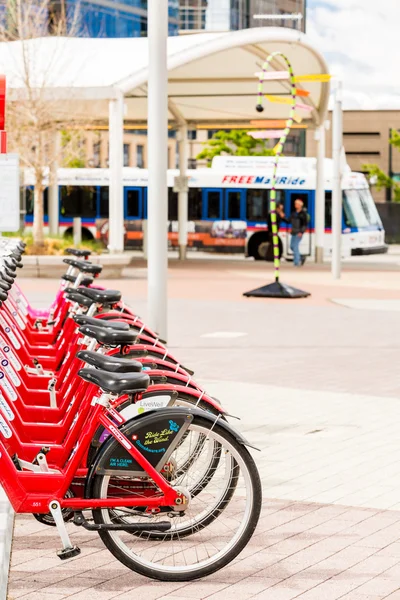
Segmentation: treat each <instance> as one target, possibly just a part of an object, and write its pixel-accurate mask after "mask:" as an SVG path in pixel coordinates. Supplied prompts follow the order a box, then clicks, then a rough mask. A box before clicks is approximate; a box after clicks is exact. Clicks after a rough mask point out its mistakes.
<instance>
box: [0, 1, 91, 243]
mask: <svg viewBox="0 0 400 600" xmlns="http://www.w3.org/2000/svg"><path fill="white" fill-rule="evenodd" d="M2 1H3V2H4V1H5V2H6V18H5V26H4V27H0V41H4V42H9V44H8V46H9V55H10V56H11V57H12V58H13V60H12V64H11V65H8V67H9V70H10V69H11V71H12V78H13V81H17V82H18V86H17V87H18V90H17V91H16V93H15V94H14V95H12V96H11V97H10V100H9V101H8V102H7V123H8V124H7V130H8V132H9V149H10V151H14V152H17V153H18V154H19V156H20V160H21V164H22V166H23V167H28V168H30V170H31V171H32V172H33V173H34V179H35V185H34V220H33V239H34V243H35V244H36V245H37V246H42V245H43V244H44V226H43V217H44V206H43V195H44V194H43V193H44V178H45V176H46V175H47V174H48V173H49V172H51V170H52V165H53V164H60V163H62V157H60V156H57V155H56V154H55V152H54V148H55V144H54V139H55V136H56V135H58V132H60V131H66V130H68V126H69V125H70V122H69V120H68V117H67V115H68V110H65V107H64V108H62V107H60V104H59V103H57V102H56V100H51V97H49V91H48V87H49V83H51V81H52V78H53V76H54V73H55V72H57V70H59V69H60V62H61V63H62V57H63V49H64V46H65V38H66V37H70V36H72V35H76V34H77V33H78V29H79V14H78V9H76V10H75V11H73V12H72V11H69V12H67V10H66V5H65V1H64V0H61V1H57V2H53V1H51V0H0V2H2ZM49 35H50V36H53V37H55V38H57V43H55V44H54V45H53V46H52V48H53V52H51V53H49V56H45V57H43V52H42V49H43V38H44V37H47V36H49ZM64 59H65V57H64ZM71 84H72V82H71ZM63 137H64V140H63V143H62V144H61V145H60V146H59V147H60V152H62V153H63V154H64V153H65V154H68V155H69V156H71V155H72V154H73V153H74V151H75V149H77V150H78V151H79V156H80V158H82V144H77V143H76V134H75V133H73V134H71V135H64V136H63ZM81 166H84V165H81Z"/></svg>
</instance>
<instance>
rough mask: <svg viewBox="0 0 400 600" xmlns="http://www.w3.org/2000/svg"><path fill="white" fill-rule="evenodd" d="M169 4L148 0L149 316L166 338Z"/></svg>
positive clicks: (151, 322) (151, 324) (152, 326)
mask: <svg viewBox="0 0 400 600" xmlns="http://www.w3.org/2000/svg"><path fill="white" fill-rule="evenodd" d="M167 38H168V3H167V2H160V1H159V0H148V39H149V79H148V170H149V183H148V220H147V240H148V243H147V256H148V258H147V266H148V318H149V325H150V327H151V328H152V329H153V330H154V331H157V332H158V334H159V335H160V336H161V337H162V338H164V339H167V277H168V235H167V232H168V187H167V167H168V165H167V158H168V71H167Z"/></svg>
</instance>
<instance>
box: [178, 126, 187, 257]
mask: <svg viewBox="0 0 400 600" xmlns="http://www.w3.org/2000/svg"><path fill="white" fill-rule="evenodd" d="M187 136H188V130H187V124H186V123H182V124H180V125H179V177H180V183H179V192H178V227H179V258H180V260H185V259H186V249H187V242H188V199H189V194H188V191H189V190H188V185H187V175H186V173H187V162H188V159H187V157H188V141H187Z"/></svg>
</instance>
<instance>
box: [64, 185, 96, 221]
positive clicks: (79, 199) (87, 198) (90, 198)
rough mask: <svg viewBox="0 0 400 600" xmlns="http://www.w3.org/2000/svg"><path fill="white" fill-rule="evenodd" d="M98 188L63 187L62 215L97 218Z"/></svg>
mask: <svg viewBox="0 0 400 600" xmlns="http://www.w3.org/2000/svg"><path fill="white" fill-rule="evenodd" d="M96 212H97V211H96V188H95V187H90V186H87V187H86V186H85V187H79V186H75V185H70V186H66V185H63V186H61V215H62V216H63V217H67V218H68V217H83V218H86V219H87V218H95V217H96Z"/></svg>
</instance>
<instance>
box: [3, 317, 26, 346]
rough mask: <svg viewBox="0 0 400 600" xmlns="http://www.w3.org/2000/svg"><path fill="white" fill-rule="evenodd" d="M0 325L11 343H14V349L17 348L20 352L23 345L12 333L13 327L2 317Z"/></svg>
mask: <svg viewBox="0 0 400 600" xmlns="http://www.w3.org/2000/svg"><path fill="white" fill-rule="evenodd" d="M0 325H1V326H2V328H3V330H4V332H5V334H6V335H7V337H8V339H9V340H10V342H11V343H12V345H13V346H14V348H16V350H19V349H20V348H21V344H20V343H19V341H18V340H17V338H16V337H15V335H14V334H13V332H12V331H11V327H9V326H8V324H7V322H6V321H5V320H4V319H3V317H1V316H0Z"/></svg>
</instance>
